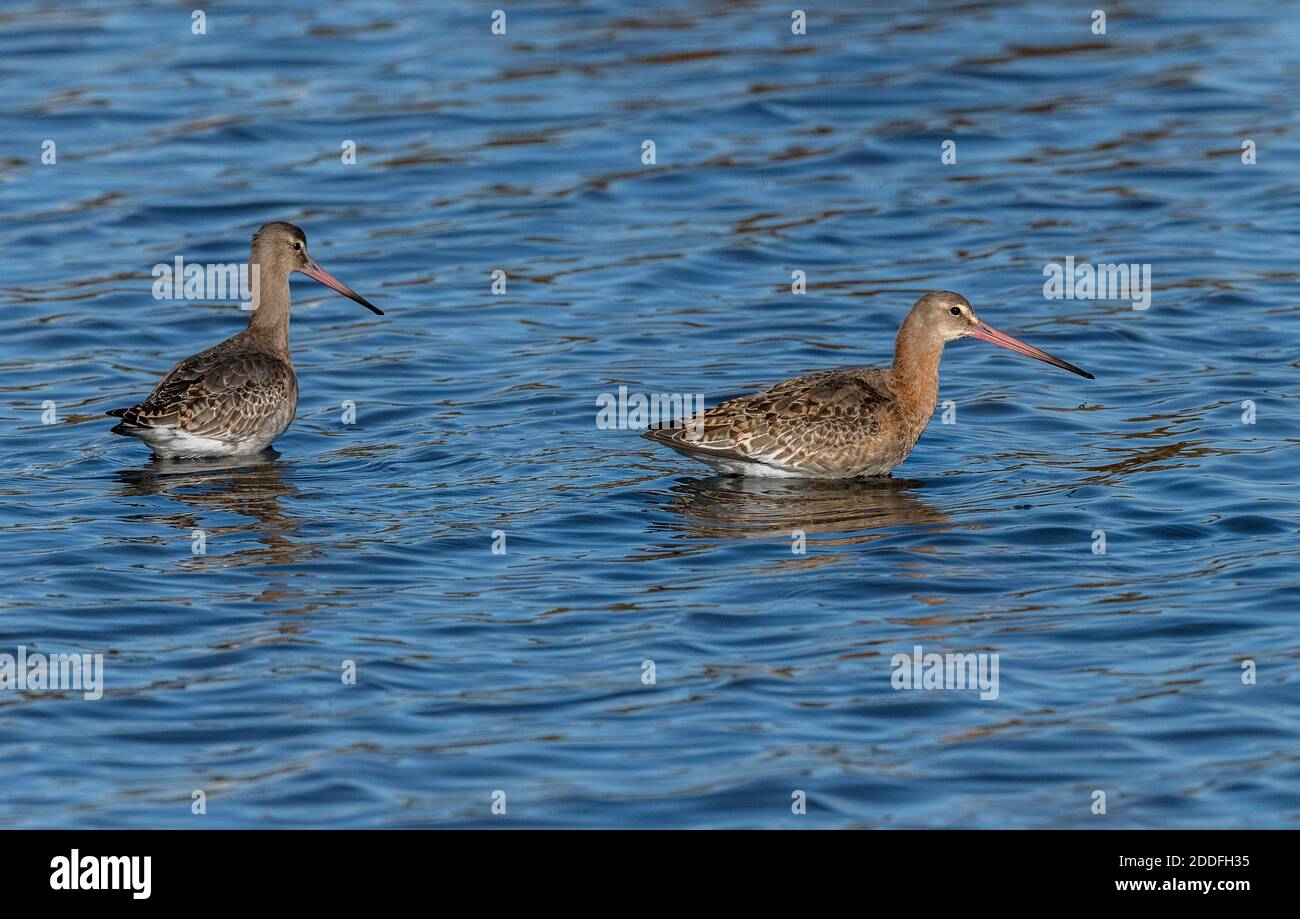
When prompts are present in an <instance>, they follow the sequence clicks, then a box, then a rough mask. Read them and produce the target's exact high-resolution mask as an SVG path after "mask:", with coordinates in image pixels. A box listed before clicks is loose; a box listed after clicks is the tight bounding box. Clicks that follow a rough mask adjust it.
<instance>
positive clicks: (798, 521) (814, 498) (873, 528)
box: [664, 475, 953, 565]
mask: <svg viewBox="0 0 1300 919" xmlns="http://www.w3.org/2000/svg"><path fill="white" fill-rule="evenodd" d="M921 485H922V483H921V482H918V481H912V480H906V479H885V478H881V479H861V480H840V481H818V480H784V479H770V478H769V479H762V478H753V477H744V476H722V475H720V476H710V477H708V478H704V479H684V480H681V481H678V482H677V483H675V484H674V485H673V488H672V499H671V500H670V501H668V502H666V503H665V504H664V509H665V510H667V511H670V512H671V513H672V514H673V515H674V517H675V519H673V520H671V521H669V522H668V524H667V525H668V526H669V527H671V528H672V529H673V530H675V531H677V533H678V534H679V535H680V536H684V537H687V538H696V539H765V540H770V539H780V540H785V541H787V542H790V541H791V540H792V539H794V538H796V534H798V533H802V534H804V536H805V538H806V539H807V540H808V543H809V544H816V545H819V546H842V545H851V544H854V543H863V542H869V541H871V540H873V539H881V538H883V537H885V536H887V535H888V532H887V531H888V530H890V529H891V528H894V527H927V528H929V527H938V528H941V529H947V528H949V527H951V526H952V525H953V524H952V522H951V521H950V520H949V519H948V518H947V517H946V516H945V515H944V514H943V512H942V511H940V510H938V509H937V508H935V507H933V506H931V505H929V504H927V503H926V502H924V501H922V500H921V499H920V498H918V497H916V495H915V492H916V490H917V489H918V488H919V487H920V486H921ZM818 534H835V535H833V536H829V537H827V538H823V539H817V538H815V537H816V536H817V535H818ZM827 560H829V557H828V556H825V555H821V556H819V557H814V556H811V555H809V556H803V557H800V558H796V559H791V560H790V562H789V563H790V564H807V565H818V564H822V563H824V562H825V561H827Z"/></svg>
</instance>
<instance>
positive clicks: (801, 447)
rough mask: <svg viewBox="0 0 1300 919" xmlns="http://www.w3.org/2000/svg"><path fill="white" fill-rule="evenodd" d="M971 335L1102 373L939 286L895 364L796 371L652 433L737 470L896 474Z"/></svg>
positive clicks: (915, 312)
mask: <svg viewBox="0 0 1300 919" xmlns="http://www.w3.org/2000/svg"><path fill="white" fill-rule="evenodd" d="M968 337H969V338H979V339H982V340H984V341H987V342H992V343H993V344H995V345H999V346H1001V347H1003V348H1009V349H1010V350H1012V351H1016V352H1019V353H1020V354H1027V355H1029V356H1030V357H1033V358H1037V359H1038V360H1040V361H1044V362H1046V363H1048V364H1052V365H1054V366H1056V367H1061V368H1063V369H1065V370H1068V371H1070V372H1071V373H1077V374H1079V376H1081V377H1087V378H1088V379H1089V380H1091V379H1093V375H1092V374H1090V373H1088V372H1087V371H1084V370H1080V369H1079V368H1078V367H1076V366H1074V365H1073V364H1068V363H1066V362H1065V361H1063V360H1061V359H1060V358H1059V357H1053V356H1052V355H1050V354H1048V353H1047V352H1046V351H1040V350H1038V349H1037V348H1035V347H1033V346H1032V345H1027V344H1025V343H1024V342H1023V341H1018V340H1017V339H1014V338H1012V337H1011V336H1010V335H1007V334H1004V333H1002V332H999V331H998V330H997V329H995V328H993V327H992V326H990V325H987V324H986V323H984V322H981V321H980V318H979V317H978V316H976V315H975V310H974V309H973V308H972V307H971V305H970V303H969V302H968V301H967V300H966V298H965V297H963V296H962V295H961V294H957V293H953V292H952V291H950V290H937V291H931V292H930V293H928V294H926V295H925V296H923V297H922V298H921V299H920V300H917V301H916V304H915V305H914V306H913V307H912V311H911V312H910V313H908V314H907V318H906V319H904V320H903V325H902V327H901V328H899V330H898V338H897V340H896V341H895V342H894V365H893V366H892V367H891V368H890V369H888V370H879V369H877V368H875V367H853V368H849V369H846V370H823V371H822V372H820V373H811V374H809V375H808V376H803V377H795V378H794V379H792V380H786V381H784V382H782V383H778V384H776V385H775V386H773V387H772V388H771V389H769V390H768V391H767V392H763V393H758V394H757V395H753V396H742V397H741V398H739V399H731V400H728V401H727V402H723V403H721V404H720V405H716V406H714V407H713V408H711V409H709V410H708V411H706V412H704V413H702V414H700V415H696V416H694V417H692V418H688V419H684V420H683V421H678V422H669V423H666V424H662V425H659V426H657V427H654V428H652V429H651V430H649V431H646V432H645V435H644V436H645V437H648V438H650V439H651V440H653V441H655V442H656V443H661V444H664V445H665V446H669V447H672V448H673V449H674V450H676V451H677V452H678V453H682V454H684V455H686V456H689V457H690V458H691V459H694V460H699V461H700V462H702V463H706V464H708V465H709V466H712V467H713V468H714V469H716V470H717V471H719V472H723V473H728V474H731V475H754V476H787V477H797V478H813V479H845V478H851V477H855V476H882V475H888V474H889V472H890V470H892V469H893V468H894V467H895V466H897V465H898V464H899V463H901V462H902V461H903V460H904V459H906V458H907V455H908V454H909V453H911V452H912V447H914V446H916V441H917V438H919V437H920V436H921V432H922V431H924V430H925V426H926V425H927V424H928V423H929V421H930V415H931V414H932V413H933V412H934V406H935V402H936V400H937V399H938V397H939V359H940V358H941V357H943V346H944V344H946V343H947V342H950V341H955V340H956V339H958V338H968Z"/></svg>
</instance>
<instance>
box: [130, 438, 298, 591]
mask: <svg viewBox="0 0 1300 919" xmlns="http://www.w3.org/2000/svg"><path fill="white" fill-rule="evenodd" d="M279 457H280V454H279V453H278V452H277V451H275V450H267V451H264V452H263V453H260V454H257V455H256V456H252V457H240V458H238V459H237V460H236V459H228V460H211V461H193V460H189V461H176V460H159V459H156V458H155V459H152V460H150V461H149V462H148V463H146V464H145V465H143V466H140V467H137V468H133V469H123V470H119V471H118V473H117V477H118V480H119V486H118V494H120V495H122V496H123V497H143V496H148V497H163V498H169V499H172V500H174V501H177V502H180V503H181V504H183V505H185V506H186V507H188V508H192V509H193V512H189V511H184V510H182V511H179V512H176V513H162V514H160V513H145V514H132V515H129V516H128V517H127V518H126V519H129V520H131V521H133V522H137V523H139V522H144V523H154V524H162V525H165V526H172V527H175V528H176V529H179V530H183V531H186V532H193V531H194V530H203V531H204V533H205V537H206V538H207V539H216V538H219V537H222V536H230V535H232V534H247V535H254V536H255V537H256V541H257V542H258V543H259V544H260V546H259V547H256V548H244V549H240V550H237V551H235V552H233V553H222V554H221V555H220V557H219V558H220V563H221V565H222V566H223V567H228V566H231V565H262V564H274V565H288V564H293V563H296V562H301V561H304V560H306V559H308V558H311V557H312V556H313V555H315V554H317V550H316V549H315V548H314V547H313V544H311V543H308V542H304V541H302V540H301V539H300V538H299V537H301V535H302V534H301V531H300V523H299V521H298V520H297V518H295V517H294V516H293V515H292V514H290V513H288V512H287V511H286V510H285V509H284V507H283V506H282V502H283V501H284V500H286V499H292V498H295V497H297V496H298V494H299V492H298V489H297V488H295V487H294V486H293V485H292V484H290V483H288V482H286V481H285V474H286V472H287V471H288V469H289V468H290V467H289V466H288V465H287V464H284V463H281V462H280V461H279ZM213 512H228V513H231V514H236V515H238V516H240V517H243V518H246V521H245V522H241V523H238V524H234V525H220V524H215V523H214V522H213V520H212V516H213ZM187 561H188V562H189V563H191V564H194V565H201V564H203V563H204V561H205V559H204V558H203V557H202V556H196V557H194V558H193V559H190V560H187Z"/></svg>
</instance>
